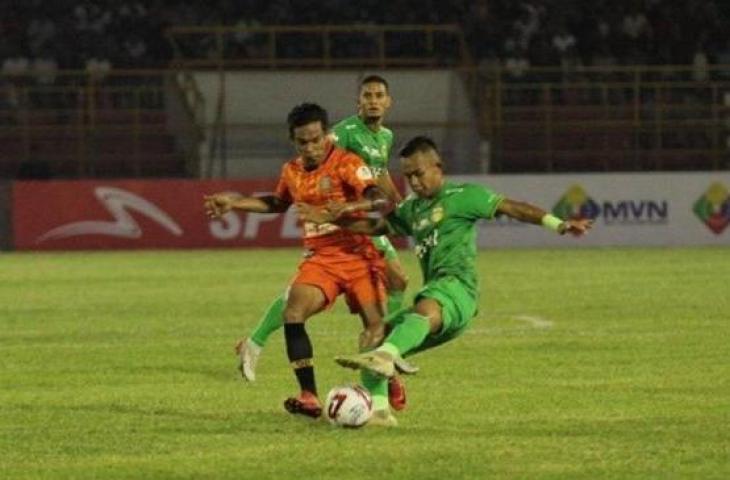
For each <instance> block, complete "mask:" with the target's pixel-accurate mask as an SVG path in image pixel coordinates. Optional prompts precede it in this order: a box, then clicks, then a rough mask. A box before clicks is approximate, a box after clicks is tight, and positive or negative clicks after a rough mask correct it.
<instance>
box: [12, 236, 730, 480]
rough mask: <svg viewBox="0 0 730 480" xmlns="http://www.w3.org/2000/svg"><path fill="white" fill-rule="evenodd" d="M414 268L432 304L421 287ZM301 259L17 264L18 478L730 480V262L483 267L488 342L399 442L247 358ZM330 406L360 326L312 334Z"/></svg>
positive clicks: (140, 256)
mask: <svg viewBox="0 0 730 480" xmlns="http://www.w3.org/2000/svg"><path fill="white" fill-rule="evenodd" d="M402 259H403V261H404V262H405V263H406V266H407V269H408V271H409V273H410V275H411V284H412V285H411V288H410V289H409V291H410V292H413V291H414V290H415V289H416V287H417V286H418V285H420V275H419V274H418V272H417V270H416V263H415V261H414V259H413V256H412V254H411V253H410V252H404V253H403V254H402ZM297 262H298V252H296V251H215V252H214V251H190V252H129V253H74V254H3V255H1V256H0V478H3V479H11V478H12V479H16V478H18V479H23V478H54V479H55V478H68V479H87V478H103V479H121V478H144V479H163V478H191V479H199V478H208V479H226V478H231V479H239V480H240V479H269V478H271V479H287V478H297V479H312V480H315V479H356V478H357V479H359V478H362V479H365V478H367V479H370V480H377V479H401V478H403V479H410V478H413V479H418V480H426V479H439V480H441V479H447V480H452V479H461V478H475V479H477V478H478V479H481V478H526V479H565V478H586V479H589V478H590V479H592V478H622V479H623V478H636V479H645V478H657V479H665V478H692V479H695V478H703V479H706V478H717V479H726V478H730V435H729V434H728V430H729V427H730V380H729V379H730V250H728V249H722V248H717V249H709V248H708V249H676V250H664V249H652V250H640V249H625V250H617V249H616V250H614V249H597V250H579V251H570V250H519V251H518V250H512V251H483V252H481V253H480V256H479V270H480V272H481V277H482V278H481V279H482V300H481V311H480V313H479V316H478V317H477V318H476V319H475V320H474V322H473V325H472V328H471V331H469V332H468V333H467V334H466V335H464V336H463V337H461V338H460V339H458V340H456V341H455V342H452V343H451V344H448V345H446V346H444V347H442V348H439V349H436V350H432V351H430V352H427V353H425V354H423V355H419V356H417V357H414V361H415V362H416V363H417V364H418V365H419V366H420V367H421V372H420V373H419V374H418V375H417V376H415V377H411V378H410V379H408V387H409V390H408V395H409V406H408V409H407V410H406V411H404V412H403V413H402V414H399V420H400V423H401V425H400V426H399V427H398V428H397V429H391V430H383V429H376V428H372V427H371V428H364V429H361V430H354V431H353V430H342V429H336V428H334V427H330V426H329V425H327V424H326V423H324V422H313V421H308V420H305V419H299V418H292V417H291V416H289V415H288V414H286V413H285V412H284V410H283V409H282V407H281V402H282V400H283V399H284V398H285V397H286V396H287V395H289V394H292V393H294V392H295V391H296V387H295V385H296V383H295V380H294V378H293V375H292V374H291V371H290V369H289V367H288V365H287V360H286V355H285V353H284V348H283V339H282V334H281V333H277V334H275V335H274V336H273V337H272V339H271V340H270V342H269V345H268V346H267V349H266V350H265V352H264V355H263V357H262V358H261V362H260V364H259V369H258V380H257V382H256V383H255V384H252V385H247V384H244V383H243V382H242V381H241V380H240V378H239V377H238V376H237V372H236V370H235V357H234V356H233V344H234V341H235V340H236V338H237V337H239V336H242V335H244V334H246V333H247V332H248V331H249V330H250V329H251V327H252V326H253V325H254V324H255V323H256V321H257V319H258V316H259V315H260V314H261V312H262V311H263V309H264V308H265V307H266V306H267V304H268V302H270V301H271V300H272V299H273V298H274V297H275V296H276V295H277V294H278V293H279V292H280V291H282V289H283V287H284V286H285V284H286V282H287V280H288V279H289V278H290V276H291V274H292V273H293V271H294V268H295V265H296V263H297ZM308 330H309V332H310V334H311V337H312V339H313V342H314V346H315V356H316V361H317V368H318V371H317V374H318V384H319V388H320V390H321V393H322V395H324V394H325V393H326V391H327V390H328V389H329V388H330V387H331V386H333V385H335V384H339V383H346V382H351V381H354V380H356V375H355V374H354V373H353V372H351V371H349V370H344V369H341V368H339V367H337V366H336V365H335V364H334V362H332V361H331V358H332V357H333V356H334V355H336V354H339V353H349V352H352V351H354V349H355V345H356V337H357V332H358V321H357V320H356V319H355V318H354V317H351V316H349V315H348V314H347V313H346V310H345V308H344V306H343V305H342V304H341V303H338V305H337V306H336V308H335V309H334V310H333V311H331V312H328V313H326V314H323V315H320V316H318V317H315V318H313V319H312V320H311V321H310V323H309V326H308Z"/></svg>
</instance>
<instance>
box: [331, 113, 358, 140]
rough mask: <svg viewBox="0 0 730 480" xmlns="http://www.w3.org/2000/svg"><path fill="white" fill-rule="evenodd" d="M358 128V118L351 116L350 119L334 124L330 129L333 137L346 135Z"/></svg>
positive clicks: (346, 118)
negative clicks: (333, 134)
mask: <svg viewBox="0 0 730 480" xmlns="http://www.w3.org/2000/svg"><path fill="white" fill-rule="evenodd" d="M358 127H359V122H358V117H357V115H352V116H350V117H345V118H343V119H342V120H340V121H339V122H337V123H335V125H334V126H333V127H332V130H333V131H334V133H335V135H337V136H342V135H347V134H348V133H350V132H351V131H353V130H357V129H358Z"/></svg>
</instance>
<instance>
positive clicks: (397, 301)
mask: <svg viewBox="0 0 730 480" xmlns="http://www.w3.org/2000/svg"><path fill="white" fill-rule="evenodd" d="M404 295H405V292H403V290H393V291H392V292H388V313H393V312H395V311H396V310H398V309H399V308H400V307H401V306H402V305H403V296H404Z"/></svg>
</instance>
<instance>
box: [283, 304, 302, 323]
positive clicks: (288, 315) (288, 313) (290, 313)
mask: <svg viewBox="0 0 730 480" xmlns="http://www.w3.org/2000/svg"><path fill="white" fill-rule="evenodd" d="M305 320H306V315H305V314H304V309H302V308H296V307H286V309H284V323H304V321H305Z"/></svg>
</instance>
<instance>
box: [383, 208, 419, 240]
mask: <svg viewBox="0 0 730 480" xmlns="http://www.w3.org/2000/svg"><path fill="white" fill-rule="evenodd" d="M410 203H411V202H409V201H408V200H404V201H403V202H401V203H400V205H398V206H397V207H396V209H395V210H393V211H392V212H390V213H389V214H388V216H387V217H385V220H386V222H388V226H389V227H390V229H391V230H393V232H394V233H396V234H398V235H401V236H404V237H407V236H410V235H412V234H413V230H412V229H411V223H412V222H411V218H410V215H409V214H408V212H409V211H410V208H409V205H410Z"/></svg>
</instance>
